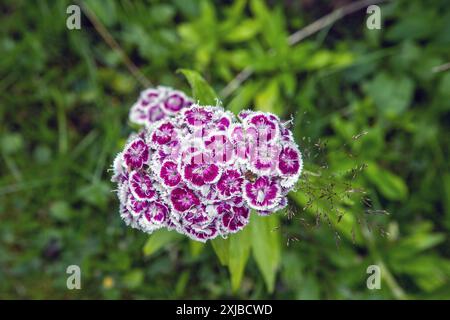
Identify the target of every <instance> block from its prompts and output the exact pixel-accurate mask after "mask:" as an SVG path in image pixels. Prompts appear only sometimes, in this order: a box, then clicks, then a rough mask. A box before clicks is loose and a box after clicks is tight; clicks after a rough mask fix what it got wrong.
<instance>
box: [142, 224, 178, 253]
mask: <svg viewBox="0 0 450 320" xmlns="http://www.w3.org/2000/svg"><path fill="white" fill-rule="evenodd" d="M179 238H180V234H178V233H176V232H174V231H168V230H165V229H161V230H157V231H155V232H153V233H152V235H151V236H150V237H149V239H148V240H147V242H146V243H145V245H144V248H143V251H144V255H146V256H151V255H152V254H154V253H155V252H157V251H158V250H159V249H161V248H163V247H164V246H166V245H168V244H172V243H174V242H175V241H176V240H177V239H179Z"/></svg>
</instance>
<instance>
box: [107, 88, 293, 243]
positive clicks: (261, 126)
mask: <svg viewBox="0 0 450 320" xmlns="http://www.w3.org/2000/svg"><path fill="white" fill-rule="evenodd" d="M130 120H131V121H132V122H134V123H136V124H140V125H144V127H142V129H141V130H140V131H139V132H138V133H137V134H132V135H131V136H130V138H129V140H128V143H127V144H126V146H125V148H124V150H123V151H121V152H120V153H119V154H118V156H117V157H116V158H115V160H114V163H113V171H114V173H113V175H112V179H111V180H112V181H113V182H115V183H117V195H118V198H119V201H120V216H121V218H122V219H123V220H124V221H125V223H126V224H127V225H128V226H130V227H132V228H136V229H139V230H142V231H143V232H147V233H152V232H153V231H154V230H157V229H160V228H167V229H168V230H174V231H175V232H179V233H182V234H184V235H186V236H188V237H189V238H191V239H194V240H197V241H202V242H205V241H208V240H210V239H213V238H215V237H217V236H222V237H226V236H227V235H229V234H232V233H235V232H239V231H240V230H242V229H243V228H245V227H246V226H247V225H248V223H249V221H250V210H255V212H256V213H257V214H259V215H270V214H272V213H274V212H276V211H278V210H281V209H283V208H284V207H286V205H287V194H288V193H289V191H290V190H292V188H293V187H294V186H295V184H296V183H297V181H298V179H299V176H300V174H301V170H302V158H301V153H300V151H299V149H298V146H297V145H296V143H295V142H294V139H293V136H292V132H291V131H290V130H289V128H288V123H287V122H282V121H281V120H280V119H279V118H278V117H277V116H275V115H273V114H270V113H264V112H255V111H252V110H243V111H241V112H240V113H239V115H238V116H237V117H236V116H235V115H233V114H232V113H230V112H228V111H225V110H224V109H223V108H221V107H212V106H200V105H197V104H193V100H192V99H191V98H189V97H187V96H186V95H185V94H184V93H183V92H181V91H177V90H174V89H171V88H168V87H157V88H152V89H148V90H145V91H143V92H142V93H141V95H140V97H139V99H138V101H137V102H136V103H135V104H134V105H133V107H132V108H131V110H130Z"/></svg>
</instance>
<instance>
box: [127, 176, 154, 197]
mask: <svg viewBox="0 0 450 320" xmlns="http://www.w3.org/2000/svg"><path fill="white" fill-rule="evenodd" d="M128 179H129V183H130V191H131V193H132V194H133V196H134V197H135V198H136V199H138V200H147V201H151V200H155V199H156V196H157V194H156V191H155V189H154V188H153V183H152V180H151V178H150V176H149V175H148V174H147V173H144V172H141V171H132V172H131V173H130V177H129V178H128Z"/></svg>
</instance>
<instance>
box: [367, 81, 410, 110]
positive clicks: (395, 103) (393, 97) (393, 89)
mask: <svg viewBox="0 0 450 320" xmlns="http://www.w3.org/2000/svg"><path fill="white" fill-rule="evenodd" d="M364 89H365V91H366V93H367V95H369V96H371V97H373V100H374V102H375V104H376V106H377V107H378V109H379V110H380V111H381V112H382V113H383V114H384V115H386V116H388V117H393V116H398V115H400V114H401V113H403V112H404V111H405V110H406V109H407V108H408V107H409V105H410V103H411V100H412V97H413V93H414V82H413V81H412V80H411V79H410V78H408V77H406V76H396V77H393V76H391V75H389V74H388V73H379V74H377V76H376V77H375V79H373V80H372V81H371V82H370V83H368V84H367V85H366V86H365V87H364Z"/></svg>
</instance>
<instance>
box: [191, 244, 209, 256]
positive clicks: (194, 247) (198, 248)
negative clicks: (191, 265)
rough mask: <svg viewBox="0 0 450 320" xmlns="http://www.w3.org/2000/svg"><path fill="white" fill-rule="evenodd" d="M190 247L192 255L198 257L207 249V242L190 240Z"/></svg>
mask: <svg viewBox="0 0 450 320" xmlns="http://www.w3.org/2000/svg"><path fill="white" fill-rule="evenodd" d="M189 247H190V249H191V255H192V256H193V257H194V258H196V257H198V256H199V254H200V253H202V251H203V249H205V244H204V243H202V242H199V241H194V240H190V241H189Z"/></svg>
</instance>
